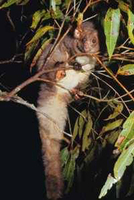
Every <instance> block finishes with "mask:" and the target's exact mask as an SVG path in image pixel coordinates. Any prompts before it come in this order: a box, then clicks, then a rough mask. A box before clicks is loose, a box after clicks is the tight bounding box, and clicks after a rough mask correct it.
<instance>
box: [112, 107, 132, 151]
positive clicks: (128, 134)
mask: <svg viewBox="0 0 134 200" xmlns="http://www.w3.org/2000/svg"><path fill="white" fill-rule="evenodd" d="M133 138H134V111H133V112H132V113H131V114H130V115H129V117H128V118H127V119H126V121H125V122H124V124H123V130H122V131H121V133H120V135H119V137H118V140H117V142H116V144H115V146H116V147H118V148H119V149H120V150H123V148H124V147H125V145H126V144H127V143H128V141H130V140H132V139H133Z"/></svg>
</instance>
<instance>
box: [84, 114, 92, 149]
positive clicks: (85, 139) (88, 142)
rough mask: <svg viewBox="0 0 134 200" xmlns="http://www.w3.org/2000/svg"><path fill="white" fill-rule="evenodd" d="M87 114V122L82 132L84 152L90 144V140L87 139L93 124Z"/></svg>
mask: <svg viewBox="0 0 134 200" xmlns="http://www.w3.org/2000/svg"><path fill="white" fill-rule="evenodd" d="M87 114H88V121H87V123H86V125H85V130H84V133H83V139H82V151H85V150H86V149H88V147H89V145H90V144H91V142H92V140H91V138H89V135H90V133H91V130H92V126H93V122H92V119H91V116H90V114H89V112H87Z"/></svg>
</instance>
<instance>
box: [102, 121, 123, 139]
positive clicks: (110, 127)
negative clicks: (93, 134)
mask: <svg viewBox="0 0 134 200" xmlns="http://www.w3.org/2000/svg"><path fill="white" fill-rule="evenodd" d="M122 122H123V119H118V120H116V121H114V122H111V123H108V124H107V125H106V126H104V127H103V128H102V131H101V133H100V135H103V134H104V133H105V132H107V131H111V130H114V129H116V128H119V127H120V126H121V124H122Z"/></svg>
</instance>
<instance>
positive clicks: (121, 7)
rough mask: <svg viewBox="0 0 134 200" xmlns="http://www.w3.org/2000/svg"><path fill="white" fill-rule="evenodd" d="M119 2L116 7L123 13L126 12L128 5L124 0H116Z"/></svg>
mask: <svg viewBox="0 0 134 200" xmlns="http://www.w3.org/2000/svg"><path fill="white" fill-rule="evenodd" d="M116 1H117V2H118V3H119V4H118V7H119V8H120V9H121V10H122V11H123V12H125V13H127V12H128V9H129V8H130V5H129V4H127V3H125V2H124V1H122V0H116Z"/></svg>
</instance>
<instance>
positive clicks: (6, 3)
mask: <svg viewBox="0 0 134 200" xmlns="http://www.w3.org/2000/svg"><path fill="white" fill-rule="evenodd" d="M17 2H18V0H8V1H7V2H5V3H4V4H3V5H2V6H0V9H2V8H8V7H9V6H11V5H13V4H14V3H17Z"/></svg>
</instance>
